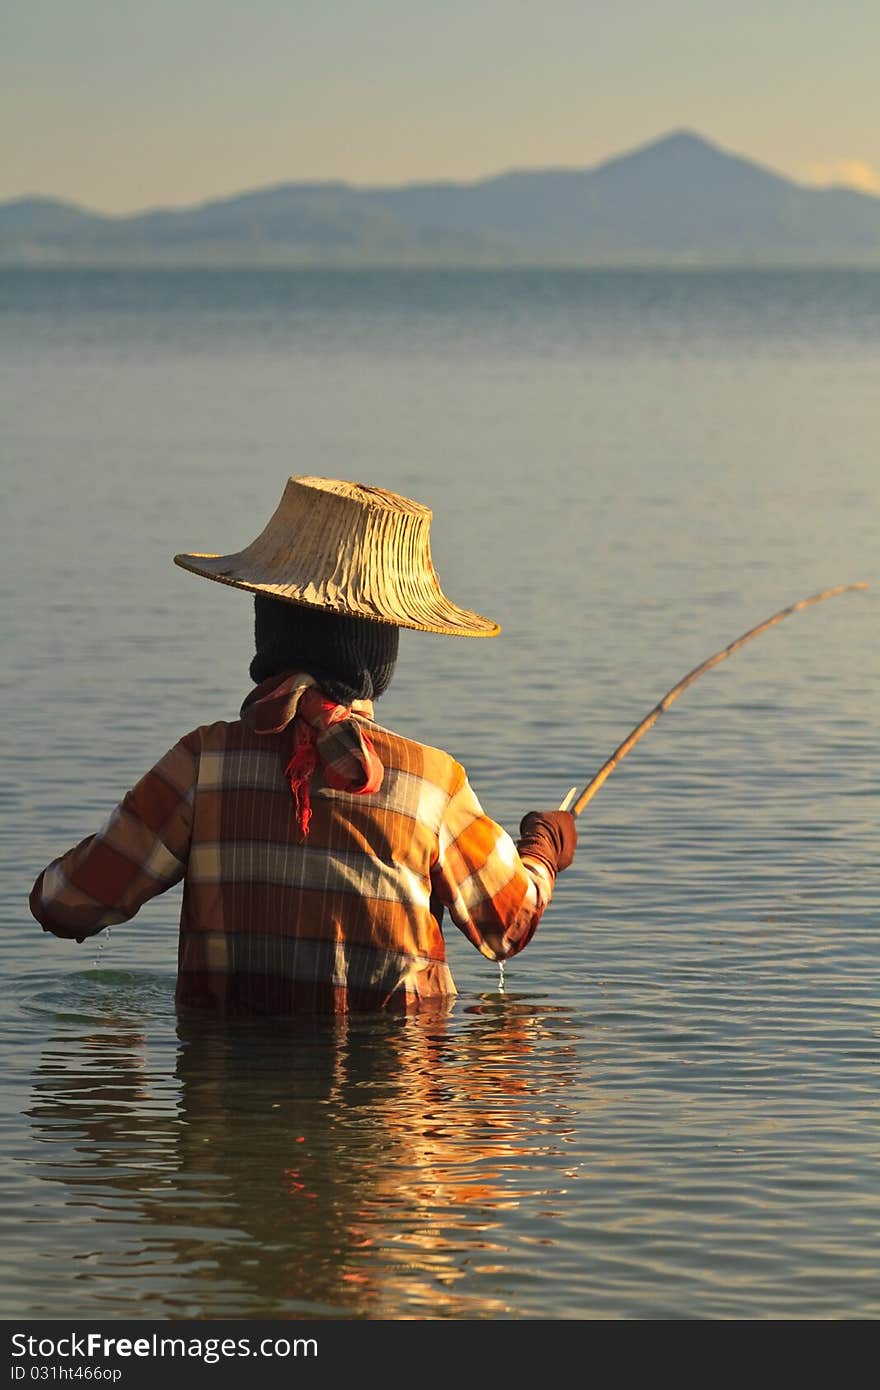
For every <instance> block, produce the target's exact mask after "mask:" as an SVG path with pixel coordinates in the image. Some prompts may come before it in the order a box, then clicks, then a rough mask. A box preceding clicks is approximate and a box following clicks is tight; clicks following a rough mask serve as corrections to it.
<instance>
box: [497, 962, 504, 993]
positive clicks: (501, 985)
mask: <svg viewBox="0 0 880 1390" xmlns="http://www.w3.org/2000/svg"><path fill="white" fill-rule="evenodd" d="M498 993H499V994H503V993H504V961H503V960H500V961H499V962H498Z"/></svg>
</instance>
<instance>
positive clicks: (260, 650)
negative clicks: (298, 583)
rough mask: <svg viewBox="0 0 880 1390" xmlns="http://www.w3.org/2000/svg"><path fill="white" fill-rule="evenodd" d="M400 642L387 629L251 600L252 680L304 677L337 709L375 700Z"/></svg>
mask: <svg viewBox="0 0 880 1390" xmlns="http://www.w3.org/2000/svg"><path fill="white" fill-rule="evenodd" d="M399 637H400V630H399V628H396V627H394V625H393V624H392V623H377V622H372V621H371V620H370V619H369V618H350V617H346V616H344V615H343V614H340V613H331V612H329V611H328V610H327V609H324V608H309V607H307V606H306V605H305V604H301V603H288V602H286V601H285V600H284V599H275V598H267V597H266V596H265V594H255V595H254V640H255V643H256V648H257V654H256V656H255V657H254V659H253V661H252V662H251V666H250V673H251V679H252V680H253V681H255V682H256V683H257V684H259V683H260V681H264V680H267V679H268V677H269V676H277V675H281V673H282V672H284V671H307V672H308V674H309V675H310V676H314V678H315V680H316V681H317V682H318V684H319V686H320V687H321V689H322V690H324V691H326V693H327V694H328V695H329V696H330V697H331V698H332V699H334V700H338V702H339V703H340V704H342V705H350V704H351V703H352V701H353V700H377V699H378V698H379V696H380V695H381V694H382V692H383V691H384V690H387V689H388V686H389V684H390V683H391V677H392V675H393V674H394V665H395V662H396V661H397V646H398V640H399Z"/></svg>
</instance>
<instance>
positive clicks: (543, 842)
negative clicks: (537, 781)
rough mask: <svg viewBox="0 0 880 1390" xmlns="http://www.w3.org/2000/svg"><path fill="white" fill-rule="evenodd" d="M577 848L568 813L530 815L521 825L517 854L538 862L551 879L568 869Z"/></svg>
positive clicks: (543, 812) (540, 812)
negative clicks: (552, 876) (548, 871)
mask: <svg viewBox="0 0 880 1390" xmlns="http://www.w3.org/2000/svg"><path fill="white" fill-rule="evenodd" d="M576 846H577V830H576V829H575V823H574V816H573V815H572V814H571V812H570V811H529V813H528V815H525V816H523V818H522V820H521V821H520V826H519V839H518V840H517V842H516V847H517V849H518V851H519V853H520V854H521V855H523V854H524V855H528V857H529V858H531V859H540V860H541V862H542V863H543V864H546V865H547V868H548V869H549V870H550V872H551V873H552V874H553V875H554V876H555V875H556V874H559V873H561V872H562V870H563V869H567V868H568V866H569V864H570V863H571V861H572V860H573V859H574V852H575V848H576Z"/></svg>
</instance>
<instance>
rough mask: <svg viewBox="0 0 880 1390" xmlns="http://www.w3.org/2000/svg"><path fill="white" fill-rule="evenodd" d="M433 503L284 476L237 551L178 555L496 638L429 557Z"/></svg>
mask: <svg viewBox="0 0 880 1390" xmlns="http://www.w3.org/2000/svg"><path fill="white" fill-rule="evenodd" d="M430 523H431V512H430V510H429V508H428V507H423V506H422V505H421V503H419V502H411V501H410V500H409V499H408V498H407V497H399V496H398V495H397V493H395V492H386V491H385V490H384V489H383V488H379V487H367V486H365V485H364V484H363V483H346V482H341V481H340V480H339V479H337V478H289V479H288V481H287V486H286V487H285V489H284V495H283V497H282V498H281V501H280V503H279V505H278V507H277V508H276V509H275V512H274V514H273V515H272V517H271V518H270V520H269V523H268V525H267V526H266V527H265V529H264V530H263V531H261V533H260V535H259V536H257V539H256V540H255V541H251V543H250V545H248V546H246V547H245V549H244V550H239V551H238V552H237V553H236V554H234V555H213V554H212V555H199V554H192V555H175V557H174V563H175V564H176V565H180V566H181V568H182V569H185V570H192V572H193V574H201V575H204V577H205V578H206V579H216V580H217V581H218V582H219V583H220V584H231V585H233V586H234V587H235V588H236V589H249V590H250V591H251V592H252V593H255V594H266V595H268V596H269V597H271V598H279V599H286V600H288V602H290V603H303V604H305V605H306V606H307V607H309V608H326V609H329V610H330V611H331V612H334V613H344V614H347V615H348V616H350V617H356V618H371V619H373V620H374V621H375V622H379V623H393V624H394V625H395V626H396V627H411V628H418V629H419V630H421V631H422V632H446V633H449V634H451V635H453V636H460V637H495V636H496V635H497V633H498V632H500V631H501V629H500V628H499V626H498V624H497V623H493V622H492V620H491V619H490V618H483V617H481V616H480V614H479V613H472V612H471V611H470V610H469V609H467V608H459V607H458V605H457V604H455V603H453V602H452V601H451V600H450V599H448V598H447V597H446V595H445V594H444V593H443V591H442V589H441V588H440V581H439V579H438V577H437V572H436V570H435V569H434V566H433V564H432V563H431V549H430V544H429V540H428V530H429V527H430Z"/></svg>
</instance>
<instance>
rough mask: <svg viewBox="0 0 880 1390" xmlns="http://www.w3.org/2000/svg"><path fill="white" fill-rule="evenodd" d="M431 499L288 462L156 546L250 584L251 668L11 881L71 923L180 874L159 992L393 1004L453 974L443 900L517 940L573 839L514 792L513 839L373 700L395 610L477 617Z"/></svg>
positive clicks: (479, 939)
mask: <svg viewBox="0 0 880 1390" xmlns="http://www.w3.org/2000/svg"><path fill="white" fill-rule="evenodd" d="M430 520H431V512H430V511H429V509H428V508H427V507H424V506H422V505H421V504H419V503H417V502H412V501H410V500H409V499H407V498H405V497H400V496H398V495H396V494H395V493H391V492H386V491H384V490H383V489H381V488H375V487H367V486H364V485H362V484H359V483H349V482H341V481H338V480H334V479H327V478H312V477H293V478H290V479H289V480H288V482H287V485H286V487H285V490H284V494H283V496H282V499H281V502H280V503H279V505H278V507H277V508H276V510H275V512H274V513H273V515H272V517H271V518H270V520H269V522H268V524H267V526H266V527H265V528H264V530H263V531H262V532H261V534H260V535H259V536H258V537H257V539H256V540H254V541H253V542H252V543H251V544H250V545H248V546H246V547H245V549H243V550H241V551H239V552H237V553H236V554H232V555H202V554H186V555H177V556H175V563H176V564H178V565H180V566H182V567H183V568H184V569H187V570H191V571H192V572H193V573H195V574H198V575H203V576H204V577H205V578H207V579H213V580H216V581H218V582H219V583H221V584H229V585H232V586H233V587H235V588H238V589H245V590H248V591H250V592H252V593H253V594H254V595H255V599H254V604H255V640H256V655H255V656H254V659H253V661H252V662H251V666H250V674H251V678H252V680H253V681H254V682H255V688H254V689H253V690H251V692H250V694H249V695H248V696H247V698H246V699H245V701H244V703H243V705H242V707H241V713H240V717H239V718H238V719H237V720H234V721H232V722H225V721H221V722H218V723H214V724H206V725H203V726H201V727H200V728H198V729H195V730H194V731H193V732H192V733H188V734H186V735H185V736H184V737H183V738H182V739H181V740H180V741H179V742H178V743H176V744H175V745H174V747H173V748H172V749H171V750H170V751H169V752H168V753H166V754H165V756H164V757H163V758H161V759H160V761H159V762H158V763H157V764H156V766H155V767H153V768H152V769H151V771H149V772H148V773H147V774H146V775H145V776H144V777H143V778H142V779H141V780H140V781H139V782H138V783H137V785H136V786H135V787H134V788H133V789H132V790H131V791H129V792H128V793H127V795H126V796H125V797H124V799H123V800H122V802H121V803H120V804H119V805H118V806H117V807H116V809H115V810H114V811H113V812H112V813H111V815H110V817H109V818H108V820H107V821H106V823H105V824H104V825H103V827H102V828H101V829H100V830H99V831H98V832H97V833H96V834H95V835H92V836H90V837H89V838H88V839H86V840H83V841H82V843H81V844H79V845H77V846H76V847H75V848H74V849H71V850H70V851H68V853H67V854H65V855H64V856H63V857H62V858H60V859H57V860H54V861H53V863H51V864H50V865H49V866H48V868H46V869H44V871H43V872H42V873H41V874H40V876H39V878H38V879H37V881H36V883H35V884H34V887H33V890H32V892H31V897H30V905H31V911H32V912H33V915H34V916H35V917H36V919H37V921H38V922H40V923H41V924H42V926H43V930H44V931H49V932H52V933H54V934H55V935H56V936H59V937H67V938H75V939H76V940H77V941H80V942H81V941H83V940H85V939H86V938H87V937H89V936H93V935H94V934H95V933H96V932H99V931H101V929H102V928H104V927H108V926H111V925H115V924H116V923H118V922H125V921H127V920H128V919H129V918H130V917H133V916H134V914H135V913H136V912H137V911H138V909H139V908H140V906H141V905H142V903H144V902H146V901H147V900H148V899H149V898H152V897H155V895H156V894H158V893H162V892H164V891H165V890H166V889H167V888H170V887H171V886H172V885H173V884H175V883H179V882H180V881H181V880H183V902H182V908H181V916H180V938H179V949H178V981H177V1004H178V1007H180V1008H181V1009H190V1008H192V1009H199V1010H210V1011H213V1012H215V1013H223V1014H254V1013H257V1014H300V1013H332V1012H347V1011H354V1010H375V1009H405V1008H412V1007H418V1005H419V1004H420V1003H424V1002H425V1001H434V1000H441V1001H442V1000H444V999H447V998H449V997H450V996H452V995H454V994H455V985H454V982H453V979H452V975H451V973H450V970H449V967H448V965H447V963H446V950H445V945H444V940H443V934H442V931H441V920H442V916H443V910H444V908H445V909H446V910H447V912H448V913H449V916H450V917H451V919H452V921H453V922H454V923H455V925H456V926H457V927H458V928H459V929H460V930H461V931H462V932H463V933H464V934H465V936H466V937H467V938H468V940H469V941H470V942H471V943H472V944H473V945H474V946H475V947H476V948H477V950H479V951H480V952H481V953H482V954H483V955H484V956H486V957H488V959H490V960H496V961H498V960H500V961H503V960H506V959H507V958H509V957H510V956H513V955H516V954H517V953H518V952H519V951H521V950H522V949H523V948H524V947H525V946H526V945H527V944H528V943H529V941H531V939H532V936H533V935H534V932H535V928H536V927H537V925H538V922H539V920H540V918H541V915H542V913H543V912H544V911H545V909H546V907H547V905H548V903H549V902H550V899H551V897H552V895H553V888H554V883H555V880H556V876H557V874H558V873H559V872H561V871H562V870H563V869H565V868H566V867H568V865H569V864H571V862H572V858H573V855H574V850H575V844H576V838H577V837H576V831H575V825H574V819H573V817H572V816H571V815H570V814H569V813H568V812H567V811H533V812H530V813H529V814H527V815H526V816H525V817H524V818H523V820H522V822H521V825H520V836H519V839H518V840H517V842H516V843H515V844H514V842H513V840H512V839H511V838H510V836H509V835H508V834H507V833H506V832H505V831H504V830H503V829H502V828H501V826H499V825H496V824H495V822H494V821H492V820H490V819H489V817H488V816H487V815H486V814H485V813H484V811H483V809H482V807H481V806H480V803H479V801H478V800H477V797H476V796H475V794H474V792H473V790H472V789H471V787H470V784H469V782H468V780H467V776H466V774H465V771H464V769H463V768H462V767H461V766H460V764H459V763H457V762H456V761H455V760H454V759H453V758H452V757H450V756H449V754H447V753H444V752H441V751H440V750H439V749H436V748H430V747H426V746H425V745H423V744H420V743H415V742H413V741H412V740H411V739H407V738H403V737H401V736H400V735H399V734H396V733H392V732H391V731H390V730H389V729H385V728H383V727H382V726H381V725H380V724H377V723H376V721H375V717H374V711H373V702H374V701H375V700H377V699H378V698H379V696H380V695H382V694H383V692H384V691H385V690H386V689H387V688H388V685H389V682H390V681H391V678H392V675H393V672H394V667H395V662H396V660H397V650H398V635H399V629H400V628H401V627H406V628H415V629H418V630H420V631H423V632H439V633H448V634H453V635H459V636H462V637H494V636H495V635H496V634H497V633H498V631H499V628H498V625H497V624H496V623H494V622H492V621H491V620H490V619H488V618H484V617H481V616H480V615H479V614H478V613H474V612H471V611H470V610H468V609H464V608H460V607H458V605H457V604H454V603H452V602H451V600H450V599H448V598H447V597H446V595H445V594H444V593H443V592H442V590H441V588H440V583H439V580H438V577H437V574H436V571H435V570H434V567H433V564H432V562H431V553H430V540H429V526H430Z"/></svg>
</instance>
